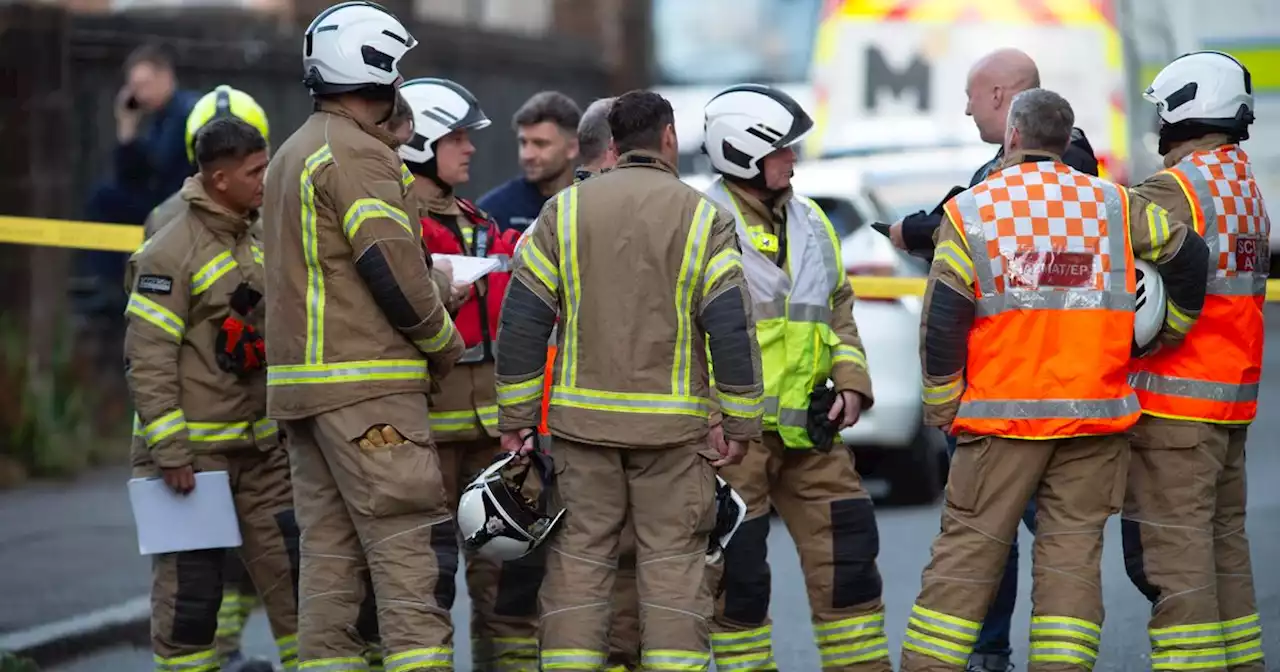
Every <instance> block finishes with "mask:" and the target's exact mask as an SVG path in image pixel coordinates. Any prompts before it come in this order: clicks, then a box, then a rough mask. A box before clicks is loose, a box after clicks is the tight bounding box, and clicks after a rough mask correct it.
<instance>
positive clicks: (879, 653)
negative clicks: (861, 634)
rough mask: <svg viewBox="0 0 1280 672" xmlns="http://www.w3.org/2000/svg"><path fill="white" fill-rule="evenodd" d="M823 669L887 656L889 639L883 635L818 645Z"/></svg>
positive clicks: (886, 657)
mask: <svg viewBox="0 0 1280 672" xmlns="http://www.w3.org/2000/svg"><path fill="white" fill-rule="evenodd" d="M818 655H819V656H821V657H822V667H823V668H824V669H827V668H832V667H837V666H844V665H852V664H855V663H863V662H866V661H868V660H879V659H881V658H884V659H888V658H889V640H888V638H886V637H885V636H884V635H880V636H879V637H875V638H872V639H859V640H856V641H853V642H850V643H848V644H826V645H819V646H818Z"/></svg>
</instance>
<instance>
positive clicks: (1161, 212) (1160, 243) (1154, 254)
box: [1142, 203, 1169, 262]
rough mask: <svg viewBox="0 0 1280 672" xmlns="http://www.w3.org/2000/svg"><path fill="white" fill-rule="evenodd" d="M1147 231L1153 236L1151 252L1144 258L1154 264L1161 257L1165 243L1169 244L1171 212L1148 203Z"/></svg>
mask: <svg viewBox="0 0 1280 672" xmlns="http://www.w3.org/2000/svg"><path fill="white" fill-rule="evenodd" d="M1147 229H1148V232H1149V233H1150V234H1151V251H1150V252H1148V253H1147V254H1144V255H1142V257H1143V258H1144V259H1147V260H1148V261H1152V262H1154V261H1155V260H1156V259H1158V258H1159V257H1160V252H1161V251H1162V250H1163V248H1164V245H1165V243H1167V242H1169V212H1168V211H1167V210H1165V209H1164V208H1162V207H1160V206H1158V205H1156V204H1155V203H1148V204H1147Z"/></svg>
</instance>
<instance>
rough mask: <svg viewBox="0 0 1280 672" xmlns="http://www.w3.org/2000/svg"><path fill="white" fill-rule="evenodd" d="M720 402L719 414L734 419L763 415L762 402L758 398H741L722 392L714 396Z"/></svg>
mask: <svg viewBox="0 0 1280 672" xmlns="http://www.w3.org/2000/svg"><path fill="white" fill-rule="evenodd" d="M716 396H717V398H718V399H719V400H720V412H722V413H724V414H725V415H728V416H731V417H735V418H747V419H751V418H758V417H761V416H763V415H764V400H763V399H761V398H760V397H754V398H753V397H742V396H738V395H735V394H725V393H723V392H721V393H719V394H717V395H716Z"/></svg>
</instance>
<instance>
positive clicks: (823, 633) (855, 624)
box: [813, 611, 884, 642]
mask: <svg viewBox="0 0 1280 672" xmlns="http://www.w3.org/2000/svg"><path fill="white" fill-rule="evenodd" d="M813 632H814V638H815V639H816V640H817V641H818V642H838V641H842V640H846V639H861V638H864V637H867V636H868V635H882V634H884V612H883V611H878V612H876V613H874V614H867V615H866V616H855V617H853V618H844V619H841V620H838V621H831V622H828V623H815V624H814V626H813Z"/></svg>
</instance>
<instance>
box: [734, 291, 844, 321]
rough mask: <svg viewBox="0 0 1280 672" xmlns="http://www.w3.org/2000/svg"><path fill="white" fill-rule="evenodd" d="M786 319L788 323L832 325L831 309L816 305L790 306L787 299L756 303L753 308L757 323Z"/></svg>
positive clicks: (753, 316) (752, 316)
mask: <svg viewBox="0 0 1280 672" xmlns="http://www.w3.org/2000/svg"><path fill="white" fill-rule="evenodd" d="M781 317H785V318H787V321H788V322H819V323H822V324H830V323H831V308H830V307H829V306H815V305H789V304H788V303H787V299H786V297H779V298H777V299H774V300H772V301H768V302H761V303H756V304H754V305H753V306H751V318H752V319H753V320H755V321H756V322H761V321H764V320H776V319H778V318H781Z"/></svg>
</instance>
